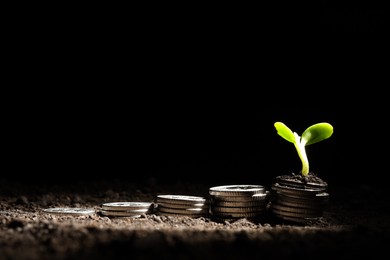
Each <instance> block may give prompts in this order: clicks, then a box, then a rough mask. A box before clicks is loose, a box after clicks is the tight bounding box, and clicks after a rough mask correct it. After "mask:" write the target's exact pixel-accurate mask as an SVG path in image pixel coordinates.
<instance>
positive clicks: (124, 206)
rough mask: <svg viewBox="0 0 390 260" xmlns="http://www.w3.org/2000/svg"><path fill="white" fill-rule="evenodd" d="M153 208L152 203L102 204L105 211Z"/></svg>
mask: <svg viewBox="0 0 390 260" xmlns="http://www.w3.org/2000/svg"><path fill="white" fill-rule="evenodd" d="M151 207H153V203H152V202H131V201H129V202H108V203H103V204H102V209H103V210H116V211H126V210H135V209H150V208H151Z"/></svg>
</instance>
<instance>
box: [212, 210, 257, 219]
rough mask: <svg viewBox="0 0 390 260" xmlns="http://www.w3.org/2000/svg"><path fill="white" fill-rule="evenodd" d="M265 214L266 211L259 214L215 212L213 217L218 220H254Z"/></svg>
mask: <svg viewBox="0 0 390 260" xmlns="http://www.w3.org/2000/svg"><path fill="white" fill-rule="evenodd" d="M263 214H264V211H258V212H213V213H212V215H213V217H216V218H253V217H259V216H261V215H263Z"/></svg>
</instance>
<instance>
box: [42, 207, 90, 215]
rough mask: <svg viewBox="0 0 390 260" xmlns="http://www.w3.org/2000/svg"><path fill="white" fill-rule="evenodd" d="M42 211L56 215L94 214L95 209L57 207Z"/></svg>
mask: <svg viewBox="0 0 390 260" xmlns="http://www.w3.org/2000/svg"><path fill="white" fill-rule="evenodd" d="M43 212H45V213H50V214H56V215H74V216H81V215H92V214H95V212H96V211H95V209H92V208H69V207H59V208H47V209H44V210H43Z"/></svg>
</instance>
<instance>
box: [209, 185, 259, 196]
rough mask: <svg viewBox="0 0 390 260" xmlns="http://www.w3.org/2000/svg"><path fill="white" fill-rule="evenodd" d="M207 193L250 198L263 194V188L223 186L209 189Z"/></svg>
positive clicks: (254, 186) (256, 186)
mask: <svg viewBox="0 0 390 260" xmlns="http://www.w3.org/2000/svg"><path fill="white" fill-rule="evenodd" d="M209 193H210V195H220V196H221V195H223V196H252V195H254V194H259V193H265V187H264V186H262V185H223V186H215V187H211V188H210V189H209Z"/></svg>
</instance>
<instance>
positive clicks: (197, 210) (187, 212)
mask: <svg viewBox="0 0 390 260" xmlns="http://www.w3.org/2000/svg"><path fill="white" fill-rule="evenodd" d="M155 203H156V204H157V207H156V212H157V215H163V216H188V217H193V218H198V217H206V216H207V215H208V213H209V208H210V205H209V200H208V199H207V198H205V197H201V196H189V195H157V196H156V199H155Z"/></svg>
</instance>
